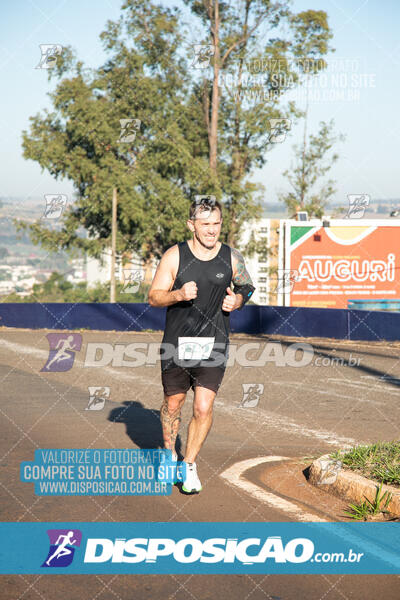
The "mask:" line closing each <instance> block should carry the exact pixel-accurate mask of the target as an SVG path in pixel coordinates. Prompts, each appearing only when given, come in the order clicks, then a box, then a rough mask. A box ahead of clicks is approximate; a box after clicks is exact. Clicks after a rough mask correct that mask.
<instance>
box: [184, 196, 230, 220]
mask: <svg viewBox="0 0 400 600" xmlns="http://www.w3.org/2000/svg"><path fill="white" fill-rule="evenodd" d="M215 209H218V210H219V212H220V215H221V217H222V206H221V204H220V203H219V202H218V200H216V199H215V197H214V196H197V197H196V198H195V200H194V201H193V202H192V204H191V206H190V211H189V219H190V220H191V221H193V220H194V219H195V218H196V216H197V215H198V212H199V211H200V212H204V211H210V212H212V211H214V210H215Z"/></svg>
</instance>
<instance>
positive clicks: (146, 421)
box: [108, 401, 183, 460]
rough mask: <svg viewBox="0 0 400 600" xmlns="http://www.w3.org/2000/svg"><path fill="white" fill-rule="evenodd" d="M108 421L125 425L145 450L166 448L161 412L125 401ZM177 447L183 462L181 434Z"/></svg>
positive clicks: (139, 445) (132, 437)
mask: <svg viewBox="0 0 400 600" xmlns="http://www.w3.org/2000/svg"><path fill="white" fill-rule="evenodd" d="M108 420H109V421H111V422H112V423H125V426H126V434H127V436H128V437H129V438H130V440H131V441H132V442H133V444H135V445H136V446H138V447H139V448H141V449H143V450H145V449H150V448H163V447H164V444H163V436H162V427H161V421H160V411H159V410H151V409H148V408H145V407H144V406H143V404H142V403H141V402H136V401H134V402H128V401H125V402H123V403H122V405H121V406H118V407H117V408H113V409H112V411H111V412H110V414H109V415H108ZM175 447H176V452H177V454H178V458H179V460H182V458H183V457H182V455H181V448H182V442H181V438H180V435H179V434H178V437H177V439H176V446H175Z"/></svg>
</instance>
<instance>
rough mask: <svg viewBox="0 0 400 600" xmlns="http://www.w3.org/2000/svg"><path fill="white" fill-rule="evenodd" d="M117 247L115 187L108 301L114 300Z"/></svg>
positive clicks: (115, 192) (115, 193)
mask: <svg viewBox="0 0 400 600" xmlns="http://www.w3.org/2000/svg"><path fill="white" fill-rule="evenodd" d="M116 247H117V189H116V188H114V189H113V195H112V216H111V273H110V302H115V261H116Z"/></svg>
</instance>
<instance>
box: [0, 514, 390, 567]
mask: <svg viewBox="0 0 400 600" xmlns="http://www.w3.org/2000/svg"><path fill="white" fill-rule="evenodd" d="M0 535H1V539H2V544H1V550H0V573H3V574H6V573H7V574H14V573H15V574H17V573H25V574H41V575H50V574H53V575H54V574H63V575H67V574H79V573H80V574H107V573H124V574H129V573H137V574H146V573H148V574H157V573H158V574H160V573H171V574H178V573H190V574H191V573H204V574H229V573H237V574H238V573H239V574H240V573H243V574H245V573H246V574H251V573H272V574H273V573H276V574H278V573H280V574H307V573H309V574H322V573H325V574H329V573H335V574H342V573H343V574H345V573H347V574H399V573H400V523H254V522H253V523H223V522H218V523H213V522H208V523H171V522H168V523H158V522H152V523H135V522H129V523H97V522H96V523H67V522H65V523H64V522H63V523H60V522H53V523H21V522H18V523H1V524H0Z"/></svg>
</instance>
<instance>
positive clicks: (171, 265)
mask: <svg viewBox="0 0 400 600" xmlns="http://www.w3.org/2000/svg"><path fill="white" fill-rule="evenodd" d="M178 266H179V249H178V246H177V245H175V246H172V248H169V249H168V250H167V251H166V252H165V254H164V255H163V257H162V258H161V260H160V262H159V265H158V267H157V271H156V273H155V275H154V279H153V282H152V284H151V287H150V290H149V304H150V305H151V306H157V307H159V308H160V307H163V306H171V304H176V303H177V302H182V301H184V300H186V301H187V300H193V299H194V298H196V296H197V286H196V284H195V282H194V281H189V282H188V283H185V284H184V285H183V286H182V287H181V288H180V289H179V290H171V288H172V286H173V285H174V281H175V278H176V274H177V272H178Z"/></svg>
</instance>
